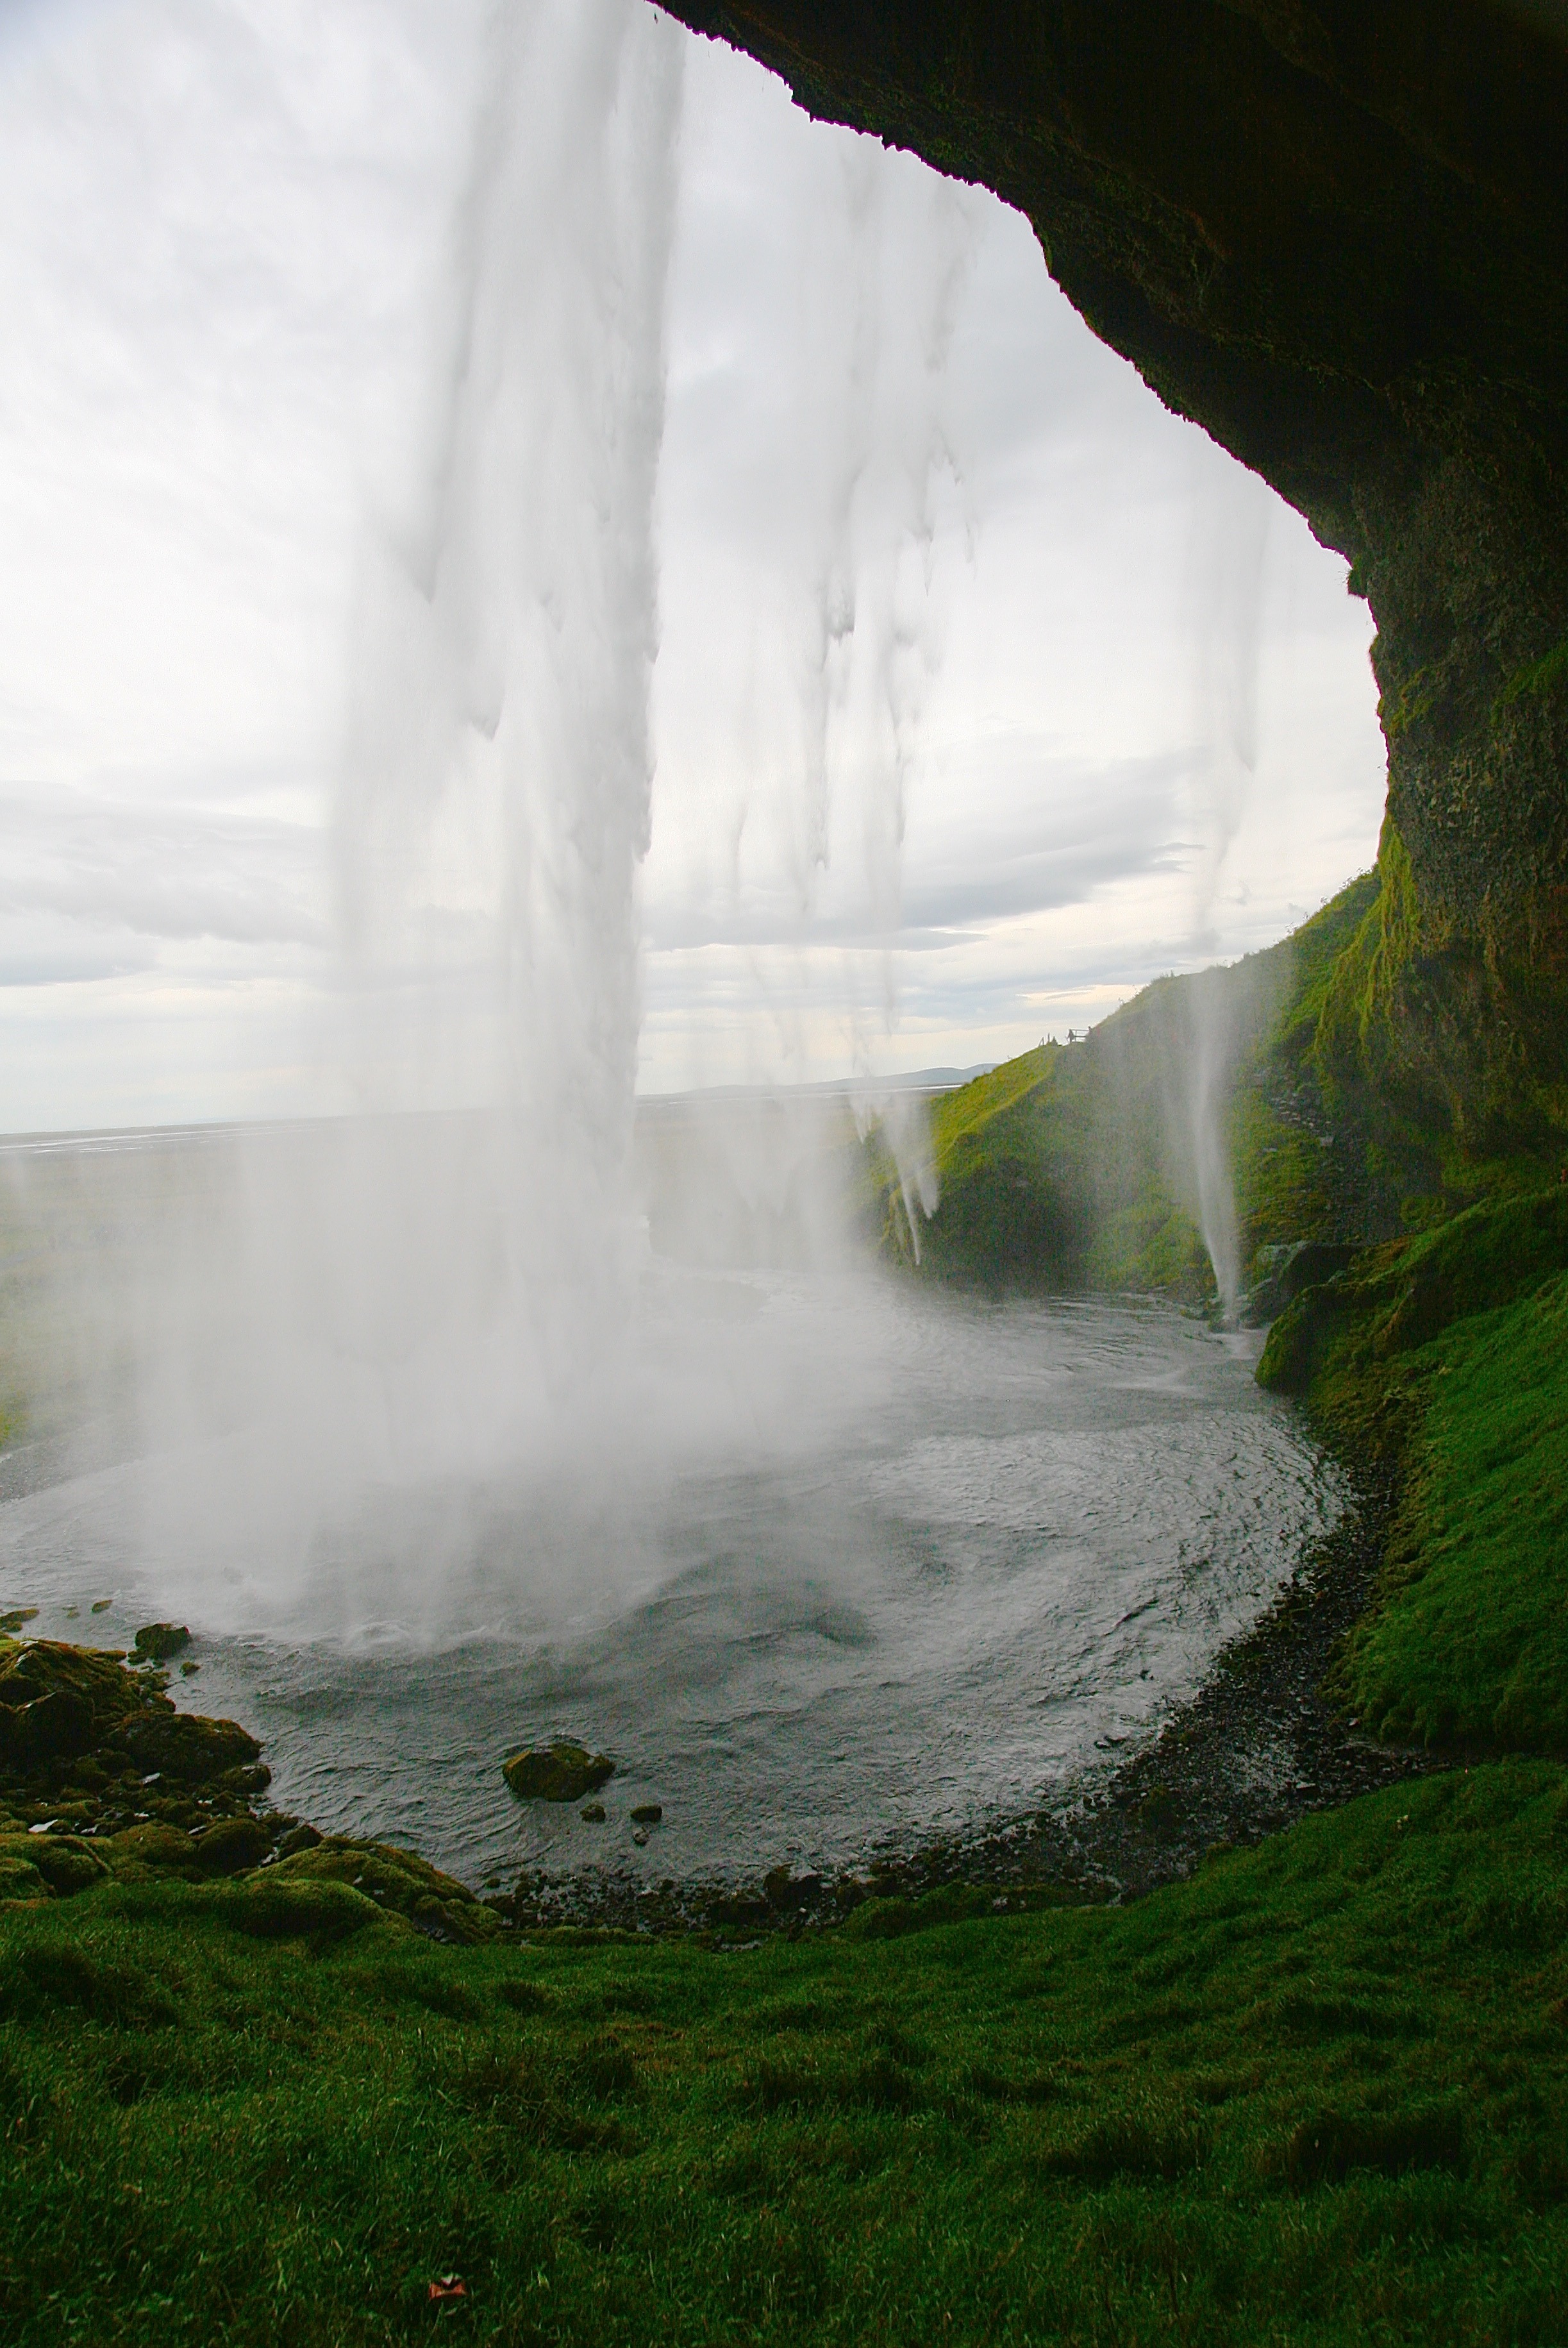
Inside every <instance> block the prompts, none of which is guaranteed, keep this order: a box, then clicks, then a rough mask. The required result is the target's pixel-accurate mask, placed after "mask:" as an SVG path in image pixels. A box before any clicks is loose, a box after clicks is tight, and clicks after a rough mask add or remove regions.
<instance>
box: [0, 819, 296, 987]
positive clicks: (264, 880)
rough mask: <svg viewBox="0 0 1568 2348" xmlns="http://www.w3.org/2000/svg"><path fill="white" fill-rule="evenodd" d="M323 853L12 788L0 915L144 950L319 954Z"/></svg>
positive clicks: (253, 826)
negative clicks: (205, 943)
mask: <svg viewBox="0 0 1568 2348" xmlns="http://www.w3.org/2000/svg"><path fill="white" fill-rule="evenodd" d="M320 850H321V842H320V835H319V834H318V833H317V832H315V831H314V830H313V829H311V828H310V827H308V826H306V825H303V824H288V823H281V822H278V821H275V820H267V819H261V818H257V817H243V816H224V815H219V814H214V813H213V812H211V811H210V810H209V809H205V808H203V809H191V808H167V807H164V808H138V807H135V806H127V805H124V804H121V803H118V802H116V801H114V800H111V799H107V798H93V797H91V796H89V795H87V793H84V792H77V791H73V790H67V789H65V788H57V787H56V788H32V789H26V788H17V787H16V786H12V787H11V788H9V789H5V790H0V854H3V863H0V873H3V877H0V913H4V914H8V915H20V916H28V915H31V916H35V917H36V916H37V915H39V914H46V913H52V914H54V915H56V917H59V918H63V919H64V920H66V921H67V922H73V923H77V924H79V925H81V926H82V927H84V928H87V929H89V930H120V931H126V932H130V933H131V934H132V935H135V936H138V937H144V938H147V937H151V938H164V939H169V940H175V939H191V938H212V939H219V940H222V941H225V942H230V943H232V944H239V945H306V946H319V945H321V944H323V942H325V936H326V931H325V925H324V923H323V917H322V913H321V911H320V909H319V906H318V904H316V903H314V902H313V897H314V896H316V895H318V894H319V888H320V883H319V879H318V870H319V865H320ZM67 958H68V957H67Z"/></svg>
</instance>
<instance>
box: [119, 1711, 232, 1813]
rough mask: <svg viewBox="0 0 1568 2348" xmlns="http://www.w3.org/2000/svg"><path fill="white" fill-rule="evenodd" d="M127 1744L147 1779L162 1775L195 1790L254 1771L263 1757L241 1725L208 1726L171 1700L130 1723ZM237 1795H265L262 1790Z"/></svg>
mask: <svg viewBox="0 0 1568 2348" xmlns="http://www.w3.org/2000/svg"><path fill="white" fill-rule="evenodd" d="M122 1741H123V1743H124V1745H125V1748H126V1750H127V1752H128V1754H129V1756H130V1757H131V1760H132V1761H133V1762H134V1763H135V1765H136V1766H137V1767H138V1769H139V1770H140V1771H141V1772H142V1773H143V1775H144V1776H145V1775H148V1774H149V1773H150V1772H152V1771H153V1770H157V1771H158V1772H159V1775H160V1776H165V1777H178V1778H179V1779H180V1780H181V1782H182V1783H184V1784H186V1785H190V1786H199V1785H203V1784H205V1783H207V1782H208V1781H209V1780H210V1779H211V1778H214V1777H222V1776H227V1775H228V1773H229V1772H230V1771H231V1770H234V1769H248V1768H251V1767H252V1766H254V1765H255V1764H256V1762H257V1761H258V1760H259V1758H260V1756H261V1746H259V1745H258V1744H257V1742H256V1740H255V1738H254V1737H253V1736H251V1735H249V1734H248V1733H247V1732H246V1730H244V1729H243V1728H241V1726H240V1725H239V1723H238V1722H237V1721H232V1720H204V1719H202V1718H201V1717H200V1715H198V1714H195V1713H190V1712H176V1711H175V1709H174V1707H173V1705H172V1704H168V1703H167V1700H165V1701H163V1702H159V1701H158V1700H156V1699H155V1700H154V1701H153V1702H152V1703H149V1704H148V1706H147V1708H146V1710H145V1711H143V1712H140V1713H138V1715H135V1716H134V1717H133V1718H132V1719H130V1720H128V1722H127V1723H126V1725H125V1727H124V1729H123V1731H122ZM262 1782H263V1783H264V1781H262ZM238 1790H241V1791H243V1792H251V1791H255V1792H260V1791H261V1785H260V1784H257V1785H255V1786H245V1787H241V1788H239V1789H238Z"/></svg>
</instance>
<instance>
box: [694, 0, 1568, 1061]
mask: <svg viewBox="0 0 1568 2348" xmlns="http://www.w3.org/2000/svg"><path fill="white" fill-rule="evenodd" d="M672 13H673V14H675V15H677V16H679V17H681V18H682V20H683V21H684V22H685V23H686V24H688V25H690V26H692V27H694V28H695V29H697V30H699V31H702V32H706V33H711V34H715V35H718V36H722V37H723V38H724V39H726V40H728V41H731V42H733V44H735V45H736V46H740V47H743V48H745V49H748V50H750V51H751V53H752V54H753V56H755V57H759V58H760V59H762V61H763V62H764V64H766V65H768V66H771V67H773V68H774V70H775V71H777V72H779V73H780V74H782V75H783V76H784V78H785V79H786V80H787V81H788V82H789V83H790V85H791V87H792V88H793V89H794V93H795V96H796V98H798V99H799V101H800V102H801V104H802V105H803V106H804V107H805V108H808V109H809V110H810V111H811V112H812V113H814V114H816V115H819V116H822V117H824V118H829V119H833V120H836V121H841V122H845V123H850V124H853V125H855V126H856V127H857V128H859V129H866V130H870V131H874V132H876V133H877V134H878V135H880V136H881V137H882V138H884V139H888V140H890V141H893V142H896V143H897V144H898V145H899V146H903V147H907V148H910V149H914V150H915V151H916V152H917V153H918V154H920V155H923V156H924V157H926V158H927V160H928V161H930V162H931V163H933V164H935V165H936V166H937V167H938V169H940V170H944V171H948V172H951V173H954V174H956V175H957V176H958V177H960V178H963V179H966V180H979V181H982V182H984V183H985V184H986V185H988V186H989V187H991V188H993V189H994V190H995V191H997V193H998V194H999V195H1000V196H1001V197H1003V198H1004V199H1005V200H1006V201H1008V202H1009V203H1010V204H1013V205H1015V206H1017V207H1018V208H1019V209H1020V211H1023V212H1025V213H1026V214H1027V215H1028V217H1029V218H1030V221H1032V222H1033V224H1034V227H1035V229H1036V232H1037V233H1038V235H1039V237H1040V243H1041V246H1042V248H1043V249H1044V252H1045V255H1046V259H1047V262H1048V263H1049V265H1050V271H1051V274H1052V275H1053V276H1054V277H1055V278H1056V280H1057V282H1058V283H1060V284H1061V287H1062V288H1063V290H1064V291H1065V292H1066V293H1067V294H1068V296H1069V298H1070V299H1071V301H1072V302H1073V303H1074V304H1076V305H1077V307H1078V308H1079V309H1080V310H1081V313H1082V314H1083V316H1084V317H1085V318H1086V319H1087V321H1088V322H1089V324H1091V326H1092V327H1093V329H1094V331H1095V333H1096V334H1098V335H1101V336H1102V338H1103V339H1104V340H1105V341H1106V342H1108V343H1110V344H1111V345H1113V347H1114V348H1116V349H1117V350H1119V351H1121V352H1122V353H1123V354H1124V355H1126V356H1127V357H1128V358H1130V359H1131V360H1132V362H1133V363H1134V365H1135V366H1137V367H1138V368H1139V369H1140V371H1141V372H1142V374H1143V376H1144V377H1145V379H1146V380H1147V381H1148V382H1149V383H1150V384H1151V385H1152V386H1153V388H1154V390H1155V391H1156V392H1157V393H1158V394H1159V396H1160V397H1161V398H1162V399H1163V400H1164V401H1165V403H1166V404H1167V406H1169V407H1173V408H1174V409H1175V410H1177V411H1178V412H1179V413H1181V414H1182V415H1184V416H1187V417H1192V418H1194V420H1195V421H1196V422H1198V423H1199V424H1201V425H1203V426H1204V427H1205V428H1206V429H1207V430H1208V431H1209V432H1210V433H1211V434H1212V435H1213V436H1214V438H1215V439H1216V440H1218V441H1219V442H1221V443H1222V445H1223V446H1224V447H1225V448H1229V449H1230V450H1231V451H1233V453H1234V454H1235V456H1237V457H1238V458H1241V460H1242V461H1243V462H1244V463H1245V464H1246V465H1248V466H1250V467H1252V468H1253V469H1255V471H1257V472H1259V473H1261V474H1262V475H1263V476H1264V477H1265V479H1267V480H1268V481H1270V482H1272V484H1273V485H1274V487H1275V488H1276V489H1278V490H1279V492H1280V493H1281V495H1282V496H1284V497H1285V498H1286V499H1288V500H1289V502H1290V503H1291V504H1292V505H1294V506H1296V508H1298V509H1299V510H1300V511H1301V512H1302V513H1303V514H1304V515H1305V516H1306V517H1307V520H1308V522H1309V523H1310V524H1311V526H1312V528H1313V530H1315V531H1316V533H1317V536H1318V538H1319V539H1320V540H1321V541H1323V542H1324V543H1325V544H1326V545H1328V546H1332V547H1335V548H1337V550H1338V551H1340V552H1341V553H1342V554H1343V555H1345V557H1346V558H1347V560H1348V561H1349V562H1350V563H1351V565H1352V571H1351V589H1352V592H1357V593H1360V594H1364V595H1365V596H1366V597H1367V598H1368V602H1369V603H1370V605H1371V608H1372V611H1373V613H1374V615H1375V617H1376V620H1377V623H1378V640H1377V644H1376V646H1375V648H1374V653H1373V661H1374V665H1375V668H1376V671H1377V675H1378V684H1379V686H1380V689H1381V695H1382V699H1381V715H1382V719H1383V727H1384V732H1385V735H1386V736H1387V738H1388V744H1389V817H1390V819H1391V823H1392V826H1393V834H1394V845H1395V849H1396V852H1397V854H1398V856H1399V857H1400V858H1402V860H1403V864H1402V866H1401V880H1408V883H1409V888H1410V890H1411V891H1413V899H1412V901H1413V904H1414V907H1415V909H1416V913H1415V928H1414V930H1413V931H1410V932H1409V935H1408V936H1407V939H1406V945H1407V947H1408V950H1409V951H1408V953H1407V956H1406V959H1407V961H1409V960H1411V959H1412V958H1414V959H1416V960H1419V961H1420V962H1421V964H1422V970H1421V974H1420V978H1419V994H1420V1004H1422V1005H1424V1006H1425V1007H1424V1008H1421V1007H1420V1005H1418V1006H1417V1007H1418V1011H1419V1017H1418V1019H1417V1025H1419V1026H1420V1027H1421V1028H1422V1032H1423V1033H1425V1032H1426V1031H1427V1030H1428V1029H1431V1028H1432V1026H1433V1023H1434V1022H1435V1023H1436V1025H1437V1027H1438V1028H1443V1027H1448V1028H1451V1029H1454V1030H1455V1032H1458V1031H1460V1030H1466V1031H1468V1030H1469V1029H1470V1028H1471V1026H1473V1025H1474V1023H1475V1022H1476V1021H1477V1020H1479V1021H1480V1022H1481V1028H1482V1029H1485V1028H1488V1027H1490V1026H1491V1025H1493V1024H1498V1025H1500V1026H1501V1031H1502V1032H1503V1033H1504V1034H1505V1035H1506V1036H1507V1037H1508V1039H1509V1041H1508V1045H1507V1048H1508V1049H1509V1050H1511V1051H1517V1050H1519V1049H1526V1050H1527V1049H1528V1031H1532V1030H1533V1029H1534V1027H1535V1026H1537V1025H1539V1019H1538V1016H1537V1012H1538V1008H1539V1005H1538V1004H1536V1003H1534V1001H1533V1000H1532V1003H1527V1004H1519V1003H1518V1002H1517V1001H1516V1000H1515V998H1516V997H1517V995H1518V992H1519V984H1520V983H1521V978H1520V974H1521V973H1528V979H1527V991H1531V990H1532V991H1533V996H1534V997H1539V996H1540V995H1541V994H1542V989H1544V991H1545V995H1546V997H1547V998H1548V1000H1547V1013H1548V1016H1547V1025H1548V1027H1549V1028H1550V1027H1551V1026H1552V1025H1553V1024H1554V1023H1556V1022H1557V1021H1558V1019H1559V1017H1560V1014H1561V1012H1562V1010H1563V1006H1564V1005H1565V1004H1568V135H1564V131H1563V125H1564V124H1565V123H1568V5H1564V0H1382V5H1378V6H1376V7H1373V8H1368V7H1367V6H1366V5H1362V4H1361V0H1032V5H1011V6H1008V7H1000V6H998V5H996V0H877V5H869V0H832V5H829V0H733V5H728V6H717V5H704V0H676V5H675V6H674V8H673V12H672ZM1406 926H1407V929H1408V930H1409V922H1407V925H1406ZM1412 983H1414V982H1412ZM1407 993H1409V988H1407ZM1411 1000H1412V1002H1413V1001H1414V997H1412V998H1411ZM1406 1024H1407V1025H1409V1022H1407V1023H1406ZM1477 1032H1478V1034H1479V1031H1477ZM1521 1038H1523V1039H1524V1040H1523V1041H1521ZM1481 1056H1482V1057H1483V1058H1485V1057H1486V1056H1487V1047H1485V1046H1481Z"/></svg>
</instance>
